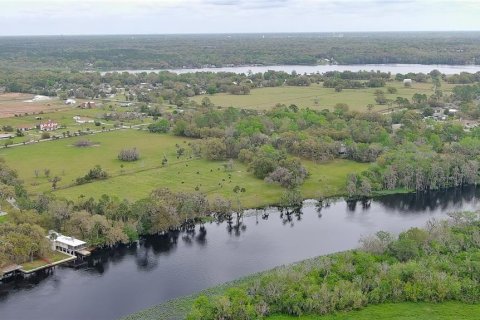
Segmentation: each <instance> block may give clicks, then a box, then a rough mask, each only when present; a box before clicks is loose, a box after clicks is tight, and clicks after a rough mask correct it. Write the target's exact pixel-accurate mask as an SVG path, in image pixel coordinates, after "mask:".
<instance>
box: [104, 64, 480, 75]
mask: <svg viewBox="0 0 480 320" xmlns="http://www.w3.org/2000/svg"><path fill="white" fill-rule="evenodd" d="M434 69H437V70H439V71H440V72H442V73H445V74H455V73H460V72H470V73H475V72H478V71H480V65H425V64H355V65H318V66H304V65H297V66H295V65H278V66H241V67H225V68H201V69H198V68H197V69H188V68H186V69H168V70H160V69H151V70H116V71H117V72H124V71H126V72H131V73H141V72H147V73H148V72H159V71H170V72H175V73H179V74H180V73H189V72H234V73H245V74H247V73H249V72H250V71H251V72H253V73H259V72H262V73H264V72H266V71H268V70H275V71H285V72H287V73H291V72H292V71H294V70H295V71H296V72H297V73H299V74H304V73H307V74H310V73H317V72H319V73H324V72H327V71H360V70H367V71H370V70H374V71H377V70H378V71H381V72H391V73H392V74H397V73H404V74H405V73H409V72H415V73H419V72H423V73H428V72H430V71H432V70H434ZM102 74H105V72H102Z"/></svg>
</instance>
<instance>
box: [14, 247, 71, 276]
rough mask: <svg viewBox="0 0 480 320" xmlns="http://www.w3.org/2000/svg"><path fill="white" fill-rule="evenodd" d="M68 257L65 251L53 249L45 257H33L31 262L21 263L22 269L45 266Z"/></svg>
mask: <svg viewBox="0 0 480 320" xmlns="http://www.w3.org/2000/svg"><path fill="white" fill-rule="evenodd" d="M70 257H71V256H69V255H68V254H65V253H62V252H59V251H53V252H52V253H50V254H49V255H48V256H46V257H42V258H39V259H35V260H33V261H32V262H26V263H22V270H24V271H26V272H29V271H31V270H34V269H37V268H41V267H43V266H47V265H49V264H52V263H55V262H58V261H61V260H64V259H68V258H70Z"/></svg>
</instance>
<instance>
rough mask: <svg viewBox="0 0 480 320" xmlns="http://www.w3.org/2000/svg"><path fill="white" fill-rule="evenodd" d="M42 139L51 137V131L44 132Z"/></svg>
mask: <svg viewBox="0 0 480 320" xmlns="http://www.w3.org/2000/svg"><path fill="white" fill-rule="evenodd" d="M41 137H42V139H43V140H45V139H50V133H49V132H42V136H41Z"/></svg>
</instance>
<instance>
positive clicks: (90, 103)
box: [78, 101, 95, 109]
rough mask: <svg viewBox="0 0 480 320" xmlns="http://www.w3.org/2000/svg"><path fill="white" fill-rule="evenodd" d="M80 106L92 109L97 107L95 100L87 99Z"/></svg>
mask: <svg viewBox="0 0 480 320" xmlns="http://www.w3.org/2000/svg"><path fill="white" fill-rule="evenodd" d="M78 108H80V109H92V108H95V101H86V102H82V103H81V104H80V105H79V106H78Z"/></svg>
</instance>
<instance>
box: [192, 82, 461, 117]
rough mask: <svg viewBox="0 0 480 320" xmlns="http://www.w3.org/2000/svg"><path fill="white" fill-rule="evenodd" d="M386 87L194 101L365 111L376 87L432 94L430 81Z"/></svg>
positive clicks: (262, 91)
mask: <svg viewBox="0 0 480 320" xmlns="http://www.w3.org/2000/svg"><path fill="white" fill-rule="evenodd" d="M386 86H391V87H395V88H397V90H398V92H397V93H394V94H388V93H386V88H365V89H344V90H343V91H341V92H335V89H332V88H324V87H323V86H322V85H321V84H320V85H318V84H312V85H311V86H309V87H291V86H284V87H273V88H258V89H252V91H251V92H250V94H249V95H231V94H227V93H220V94H215V95H204V96H195V97H193V98H192V100H194V101H196V102H198V103H200V102H201V101H202V99H203V98H204V97H208V98H209V99H210V100H211V101H212V102H213V103H214V104H215V105H218V106H222V107H230V106H232V107H239V108H245V109H255V110H266V109H270V108H272V107H274V106H275V105H276V104H278V103H283V104H286V105H289V104H296V105H297V106H299V107H302V108H307V107H308V108H311V109H316V110H322V109H333V106H335V104H337V103H346V104H348V105H349V106H350V110H356V111H366V110H367V109H366V106H367V105H368V104H373V105H375V95H374V92H375V90H378V89H381V90H383V91H384V92H385V93H386V94H385V95H386V97H387V99H392V100H395V99H396V98H397V97H403V98H408V99H411V98H412V96H413V95H414V94H415V93H425V94H427V96H429V95H431V94H432V93H433V90H432V84H431V83H414V84H413V85H412V87H411V88H406V87H404V86H403V84H402V83H401V82H398V81H392V82H388V83H387V85H386ZM452 87H453V85H450V84H447V83H442V90H443V91H444V92H448V91H450V90H451V88H452ZM387 108H388V106H386V105H375V108H374V110H376V111H381V110H385V109H387Z"/></svg>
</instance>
